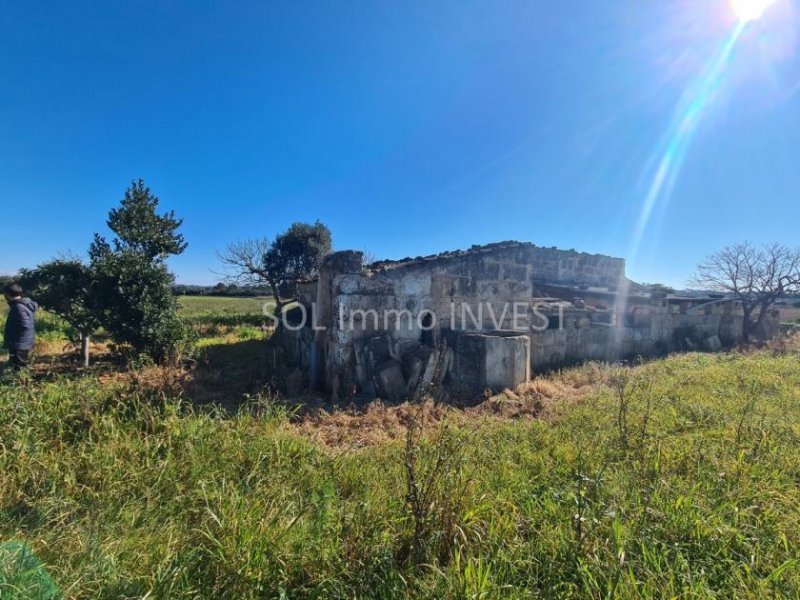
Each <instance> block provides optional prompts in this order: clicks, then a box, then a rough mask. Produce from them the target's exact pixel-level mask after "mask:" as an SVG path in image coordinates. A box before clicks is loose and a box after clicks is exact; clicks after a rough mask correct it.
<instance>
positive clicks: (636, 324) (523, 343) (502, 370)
mask: <svg viewBox="0 0 800 600" xmlns="http://www.w3.org/2000/svg"><path fill="white" fill-rule="evenodd" d="M629 283H630V282H628V280H627V279H626V278H625V262H624V261H623V260H622V259H618V258H612V257H607V256H600V255H590V254H582V253H578V252H575V251H562V250H557V249H555V248H539V247H537V246H534V245H533V244H526V243H518V242H504V243H500V244H493V245H489V246H481V247H474V248H472V249H470V250H467V251H458V252H450V253H445V254H441V255H437V256H431V257H425V258H416V259H405V260H402V261H392V262H381V263H375V264H373V265H370V266H369V267H367V268H365V267H364V266H363V265H362V255H361V254H360V253H358V252H339V253H336V254H333V255H331V256H330V257H329V258H328V259H327V260H326V261H325V263H324V264H323V266H322V268H321V269H320V274H319V278H318V281H317V282H316V287H315V288H313V286H308V285H304V286H301V288H300V291H301V297H300V302H301V303H302V304H304V305H309V304H313V305H314V306H313V311H314V323H315V324H316V325H319V326H320V329H319V330H317V331H314V332H313V333H312V334H308V333H306V334H304V335H303V336H300V338H301V340H300V342H299V344H300V346H298V347H297V348H294V349H293V350H292V352H293V353H294V354H295V355H297V356H298V361H297V362H299V363H300V364H302V365H306V364H308V365H309V371H310V380H311V383H312V385H316V386H317V387H320V388H325V389H327V390H328V391H329V392H330V394H331V396H332V397H333V398H334V399H343V398H347V397H350V396H352V395H353V394H355V393H357V392H359V391H360V392H362V393H365V394H370V393H376V394H379V395H382V397H387V398H392V399H398V398H399V397H401V396H403V395H405V396H409V395H412V394H413V391H414V389H415V388H416V386H417V384H418V383H419V382H420V381H428V382H429V381H431V378H432V377H434V376H437V375H435V374H434V372H438V370H439V366H436V365H435V364H434V363H436V362H437V360H439V359H442V360H444V363H443V365H444V366H443V367H442V368H444V371H445V373H444V374H443V375H442V376H443V377H445V376H446V377H447V378H448V380H449V381H450V382H451V383H453V384H454V383H458V385H460V386H461V387H462V388H464V389H466V390H469V391H471V392H473V393H475V392H477V393H480V392H482V391H483V390H484V389H493V390H497V389H501V388H503V387H513V386H514V385H516V384H517V383H520V382H522V381H525V380H527V379H528V378H529V377H530V372H531V370H544V369H549V368H553V367H557V366H561V365H565V364H569V363H574V362H579V361H583V360H587V359H591V360H602V361H613V360H619V359H621V358H624V357H626V356H633V355H642V356H649V355H656V354H661V353H665V352H668V351H672V350H680V349H687V348H697V349H707V350H718V349H720V348H722V347H724V346H730V345H732V344H734V343H735V342H736V341H738V340H739V339H740V338H741V335H742V316H741V310H739V309H738V308H737V307H735V306H734V304H733V303H731V302H721V303H718V304H711V305H707V306H706V305H704V306H703V307H701V308H699V309H695V308H692V306H693V305H694V304H697V302H696V301H693V300H691V299H684V298H677V301H675V300H676V299H672V300H670V299H668V298H667V295H666V294H653V295H652V297H651V296H647V295H643V294H642V293H641V292H639V293H638V294H634V293H630V292H629V289H630V288H629ZM582 290H585V299H584V298H581V296H580V294H581V291H582ZM566 294H575V296H574V297H572V296H565V295H566ZM540 295H546V296H547V298H546V299H543V300H546V301H547V302H549V303H550V304H549V306H550V308H551V312H550V313H548V314H545V315H544V316H542V314H541V313H539V312H537V310H538V308H537V303H538V302H539V301H538V300H537V299H536V297H537V296H540ZM559 298H560V300H559ZM312 299H313V302H312ZM519 307H521V310H518V309H519ZM308 308H309V310H311V309H312V308H311V306H309V307H308ZM512 329H513V330H514V331H513V332H512V333H508V332H509V330H512ZM459 332H462V333H459ZM312 339H313V342H310V341H309V340H312ZM445 340H446V341H447V345H448V348H449V350H448V351H447V353H446V356H444V355H442V356H439V355H440V354H441V352H440V351H435V350H434V349H435V348H436V347H437V346H439V345H440V342H442V341H445ZM303 344H307V345H310V346H311V347H310V348H308V349H307V351H306V350H305V349H304V348H303V347H301V346H302V345H303ZM287 352H288V351H287ZM437 356H438V358H437ZM445 359H446V360H445ZM440 366H441V365H440Z"/></svg>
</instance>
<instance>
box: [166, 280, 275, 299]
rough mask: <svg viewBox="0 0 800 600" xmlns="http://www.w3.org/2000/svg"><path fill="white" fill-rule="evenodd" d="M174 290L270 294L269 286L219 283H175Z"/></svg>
mask: <svg viewBox="0 0 800 600" xmlns="http://www.w3.org/2000/svg"><path fill="white" fill-rule="evenodd" d="M172 291H173V292H174V293H175V295H176V296H227V297H231V298H254V297H258V296H269V295H270V294H272V290H271V289H270V288H269V286H263V287H259V286H242V285H233V284H225V283H218V284H216V285H182V284H181V285H174V286H172Z"/></svg>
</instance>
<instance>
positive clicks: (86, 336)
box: [81, 333, 92, 368]
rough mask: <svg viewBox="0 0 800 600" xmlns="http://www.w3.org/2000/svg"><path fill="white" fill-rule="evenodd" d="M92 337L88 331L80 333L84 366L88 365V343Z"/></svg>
mask: <svg viewBox="0 0 800 600" xmlns="http://www.w3.org/2000/svg"><path fill="white" fill-rule="evenodd" d="M91 341H92V338H91V336H90V335H89V334H88V333H82V334H81V358H82V359H83V366H84V368H88V367H89V344H90V343H91Z"/></svg>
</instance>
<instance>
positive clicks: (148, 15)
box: [0, 0, 800, 285]
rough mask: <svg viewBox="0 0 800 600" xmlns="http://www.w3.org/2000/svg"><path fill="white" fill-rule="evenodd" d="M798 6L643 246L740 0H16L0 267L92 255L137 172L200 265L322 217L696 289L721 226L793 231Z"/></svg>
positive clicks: (401, 250) (421, 247)
mask: <svg viewBox="0 0 800 600" xmlns="http://www.w3.org/2000/svg"><path fill="white" fill-rule="evenodd" d="M797 25H798V16H797V8H796V7H795V6H793V5H792V0H776V3H775V5H774V6H773V7H772V8H771V9H770V10H769V11H768V12H767V14H766V15H765V16H764V18H763V19H761V20H760V21H757V22H754V23H750V24H749V25H748V26H747V28H746V30H745V31H744V33H743V34H742V36H741V37H740V39H739V40H738V41H737V43H736V46H735V48H734V50H733V53H732V55H731V57H730V59H729V60H728V61H727V62H726V64H725V66H724V69H723V71H722V74H721V76H720V77H719V78H718V80H715V81H714V82H713V83H714V85H713V86H712V88H713V93H712V94H711V95H710V97H708V98H707V99H706V100H707V102H706V103H705V104H704V106H703V110H702V115H701V117H702V118H700V119H699V120H698V125H697V126H696V130H695V131H693V132H692V133H693V135H692V136H691V140H690V141H691V143H687V145H686V146H687V149H686V151H685V157H684V159H683V162H682V163H681V164H680V165H679V166H680V169H678V168H676V169H675V173H674V175H675V180H674V186H673V187H672V188H671V189H668V190H666V191H665V192H664V193H662V194H661V195H660V197H659V198H658V199H657V201H656V203H655V206H654V207H653V211H652V216H651V218H650V219H648V220H647V221H646V227H645V228H644V230H643V233H642V236H641V243H640V244H639V245H638V247H636V245H635V244H634V242H633V236H634V230H635V226H636V223H637V222H638V221H639V219H640V215H641V211H642V206H643V204H644V202H645V198H646V196H647V192H648V189H649V188H650V184H651V181H652V178H653V176H654V173H653V168H654V167H653V165H654V164H655V165H657V164H658V161H659V157H660V154H659V152H660V150H659V149H660V148H662V147H663V146H664V143H665V139H666V138H665V136H666V135H668V128H669V124H670V122H671V121H672V120H673V119H674V115H675V114H676V110H679V109H680V107H681V106H686V105H687V103H690V102H691V101H692V100H693V98H694V95H696V94H697V90H698V89H699V88H698V85H702V82H703V79H702V77H703V76H704V74H705V73H707V72H708V71H709V68H710V65H711V64H712V63H713V61H714V60H715V59H716V58H717V57H718V56H719V53H720V49H721V48H722V47H723V46H724V45H725V43H726V41H727V40H729V39H730V36H731V33H732V31H733V30H734V29H735V26H736V20H735V19H734V17H733V15H732V13H731V10H730V8H729V6H728V3H727V1H726V0H692V1H689V0H680V1H678V0H659V1H658V2H643V1H641V0H618V1H617V0H609V1H608V2H597V1H596V0H551V1H550V0H548V1H536V0H532V1H527V2H513V1H507V2H506V1H504V2H497V1H485V2H466V1H458V2H429V1H424V2H423V1H419V2H417V1H404V2H360V1H348V2H302V1H293V2H262V1H259V2H224V3H223V2H202V1H197V0H195V1H192V2H188V1H186V2H181V1H163V2H138V1H135V0H133V1H131V0H129V1H126V2H122V1H120V2H104V3H56V2H16V3H11V2H7V3H5V4H4V9H3V17H2V22H1V23H0V82H2V84H3V85H2V92H1V93H0V198H2V201H3V205H4V206H3V213H2V221H0V223H2V227H3V239H4V242H5V243H4V244H3V247H2V250H0V272H13V271H15V270H16V269H18V268H20V267H25V266H32V265H34V264H36V263H37V262H39V261H42V260H45V259H47V258H49V257H51V256H53V255H56V254H59V253H66V252H72V253H82V252H84V251H85V249H86V248H87V246H88V244H89V242H90V241H91V237H92V234H93V232H95V231H104V228H105V226H104V220H105V215H106V213H107V211H108V210H109V209H110V208H112V207H113V206H114V205H115V204H116V203H117V202H118V201H119V199H120V198H121V197H122V194H123V191H124V189H125V187H126V185H127V184H128V183H129V182H130V180H131V179H132V178H139V177H141V178H143V179H145V181H146V183H147V184H148V185H149V186H150V187H151V188H152V189H153V191H154V192H155V193H156V194H157V195H158V196H159V197H160V198H161V201H162V205H163V206H164V207H165V208H173V209H175V210H176V211H177V213H178V214H179V215H180V216H182V217H183V218H185V226H184V233H185V235H186V237H187V240H188V241H189V244H190V246H189V250H188V251H187V252H186V253H185V255H183V256H181V257H179V258H177V259H175V260H173V261H172V263H171V264H172V267H173V269H174V270H175V272H176V273H177V274H178V276H179V279H180V280H181V281H182V282H185V283H211V282H214V281H216V280H217V276H216V275H215V274H214V272H213V271H215V270H219V266H218V264H217V262H216V258H215V253H216V251H217V250H218V249H221V248H223V247H224V245H225V244H226V243H227V242H229V241H232V240H235V239H237V238H247V237H254V236H272V235H274V234H275V233H277V232H279V231H281V230H283V229H285V228H286V227H287V226H288V225H289V224H290V223H291V222H293V221H313V220H315V219H321V220H322V221H324V222H325V223H327V224H328V225H329V226H330V227H331V229H332V230H333V234H334V243H335V246H336V247H337V248H338V249H346V248H356V249H364V250H367V251H369V252H370V253H371V254H372V255H374V256H376V257H380V258H384V257H386V258H401V257H404V256H416V255H421V254H429V253H433V252H438V251H442V250H447V249H454V248H461V247H467V246H470V245H472V244H479V243H487V242H492V241H500V240H507V239H519V240H526V241H532V242H534V243H536V244H539V245H543V246H559V247H563V248H576V249H579V250H585V251H590V252H599V253H605V254H612V255H615V256H623V257H626V258H628V260H629V266H628V273H629V276H631V277H632V278H634V279H636V280H639V281H647V282H655V281H662V282H666V283H670V284H673V285H681V284H683V283H684V282H685V280H686V279H687V278H688V277H689V276H690V275H691V273H692V271H693V268H694V265H695V264H696V263H697V261H698V260H700V259H701V258H703V257H704V256H705V255H707V254H708V253H710V252H712V251H714V250H716V249H718V248H720V247H722V246H724V245H726V244H729V243H733V242H736V241H741V240H745V239H749V240H752V241H754V242H767V241H781V242H785V243H790V244H795V243H797V238H798V235H797V231H798V218H800V208H798V207H799V206H800V202H799V201H800V150H798V147H799V146H798V131H800V129H798V125H800V60H798V54H797V46H796V41H797V40H796V36H797V32H798V31H800V30H799V29H798V27H797ZM698 82H700V83H698Z"/></svg>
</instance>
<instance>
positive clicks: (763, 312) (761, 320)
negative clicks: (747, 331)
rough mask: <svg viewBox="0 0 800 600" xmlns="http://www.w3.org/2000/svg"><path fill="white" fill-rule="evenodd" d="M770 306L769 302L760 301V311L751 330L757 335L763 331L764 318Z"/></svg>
mask: <svg viewBox="0 0 800 600" xmlns="http://www.w3.org/2000/svg"><path fill="white" fill-rule="evenodd" d="M771 306H772V303H771V302H767V301H764V302H762V303H761V306H760V307H759V311H760V312H759V313H758V318H757V319H756V323H755V325H754V326H753V331H754V332H755V334H756V335H758V336H760V335H761V334H762V333H764V332H763V330H762V329H763V326H764V318H765V317H766V316H767V313H768V312H769V309H770V307H771Z"/></svg>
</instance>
